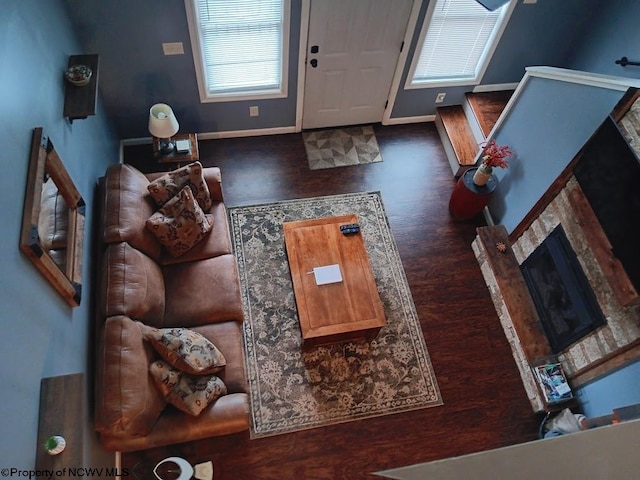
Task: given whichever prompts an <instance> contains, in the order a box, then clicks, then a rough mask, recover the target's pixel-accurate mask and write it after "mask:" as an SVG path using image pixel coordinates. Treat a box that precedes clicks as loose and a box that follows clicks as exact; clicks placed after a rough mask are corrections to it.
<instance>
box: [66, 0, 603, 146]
mask: <svg viewBox="0 0 640 480" xmlns="http://www.w3.org/2000/svg"><path fill="white" fill-rule="evenodd" d="M421 1H422V6H421V10H420V12H421V13H420V18H419V21H418V23H417V26H416V29H415V32H414V34H413V41H412V44H411V45H410V51H409V61H408V62H407V65H406V68H405V73H404V75H405V76H406V71H407V70H408V68H409V64H410V59H411V55H412V54H413V52H414V51H415V43H416V42H417V38H418V36H419V32H420V28H421V25H422V21H423V19H424V16H425V13H426V10H427V7H428V4H429V0H421ZM66 2H67V3H68V4H69V6H70V10H71V12H72V15H73V21H74V23H75V25H76V28H77V31H78V32H79V33H80V36H81V39H82V41H83V43H84V44H85V45H86V49H87V51H94V52H98V53H100V55H101V62H102V78H103V80H104V81H103V82H102V84H103V88H102V95H103V98H104V102H105V107H106V108H107V111H108V113H109V115H110V117H111V118H112V119H113V121H114V123H115V126H116V129H117V132H118V135H119V136H120V137H121V138H138V137H148V136H149V132H148V131H147V121H148V118H147V116H148V110H149V107H150V106H151V105H152V104H154V103H156V102H159V101H163V102H167V103H169V104H170V105H171V106H172V107H173V108H174V110H175V112H176V116H177V118H178V120H179V122H180V126H181V131H195V132H199V133H205V132H221V131H223V132H226V131H235V130H250V129H263V128H277V127H292V126H294V125H295V120H296V118H295V112H296V110H295V108H296V82H297V69H298V47H299V44H300V13H301V4H302V0H292V1H291V31H290V45H289V94H288V97H287V98H285V99H274V100H262V101H239V102H220V103H204V104H203V103H200V97H199V95H198V89H197V83H196V76H195V67H194V63H193V55H192V52H191V45H190V39H189V32H188V27H187V20H186V14H185V8H184V2H183V1H181V0H136V1H135V2H131V1H127V0H111V1H109V2H105V1H102V0H66ZM605 3H606V2H605V1H604V0H563V1H562V2H557V1H555V0H539V1H538V2H537V3H536V4H534V5H528V4H527V5H525V4H523V3H522V0H518V4H517V6H516V8H515V10H514V12H513V15H512V17H511V20H510V23H509V25H508V27H507V29H506V31H505V33H504V35H503V37H502V39H501V41H500V44H499V45H498V48H497V49H496V53H495V55H494V58H493V59H492V61H491V63H490V65H489V67H488V69H487V71H486V74H485V76H484V78H483V80H482V83H483V84H501V83H512V82H518V81H519V80H520V79H521V78H522V76H523V74H524V68H525V67H526V66H529V65H552V66H559V67H566V66H567V62H568V59H569V57H570V56H571V55H573V52H574V50H575V49H576V48H577V47H579V46H580V44H581V42H582V40H583V36H584V33H585V31H590V26H591V23H590V22H591V21H595V20H597V18H598V16H599V13H598V12H599V9H600V8H601V7H602V5H603V4H605ZM163 42H182V43H183V45H184V49H185V54H184V55H178V56H164V55H163V53H162V45H161V44H162V43H163ZM586 57H589V53H587V54H586ZM401 85H402V86H403V85H404V78H403V79H402V83H401ZM471 88H472V87H452V88H444V89H443V88H437V89H417V90H404V88H403V87H401V91H400V92H399V93H398V95H397V98H396V102H395V105H394V109H393V112H392V118H402V117H413V116H424V115H432V114H435V106H436V105H435V103H434V100H435V95H436V94H437V93H438V92H441V91H444V92H446V93H447V99H446V102H445V104H456V103H460V100H461V99H462V98H463V95H464V93H465V92H466V91H469V90H470V89H471ZM249 105H258V106H259V107H260V116H259V117H249V115H248V112H249V108H248V107H249Z"/></svg>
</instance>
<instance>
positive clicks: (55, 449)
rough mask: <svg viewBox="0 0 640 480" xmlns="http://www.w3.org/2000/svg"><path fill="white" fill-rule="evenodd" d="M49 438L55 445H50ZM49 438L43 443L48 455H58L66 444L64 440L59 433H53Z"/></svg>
mask: <svg viewBox="0 0 640 480" xmlns="http://www.w3.org/2000/svg"><path fill="white" fill-rule="evenodd" d="M49 440H53V441H54V442H55V446H51V447H50V446H49ZM49 440H47V443H46V444H45V449H46V450H47V453H48V454H49V455H58V454H59V453H62V451H63V450H64V447H66V446H67V442H66V440H65V439H64V437H61V436H60V435H54V436H53V437H50V439H49Z"/></svg>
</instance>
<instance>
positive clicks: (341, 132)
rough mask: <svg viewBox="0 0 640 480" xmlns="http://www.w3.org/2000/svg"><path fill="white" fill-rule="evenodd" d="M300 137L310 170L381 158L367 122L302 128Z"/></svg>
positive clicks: (362, 162) (358, 163) (373, 160)
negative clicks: (308, 130) (361, 124)
mask: <svg viewBox="0 0 640 480" xmlns="http://www.w3.org/2000/svg"><path fill="white" fill-rule="evenodd" d="M302 139H303V140H304V148H305V150H306V152H307V160H308V161H309V168H310V169H311V170H320V169H323V168H335V167H346V166H349V165H361V164H365V163H374V162H381V161H382V155H381V154H380V148H379V147H378V141H377V140H376V136H375V134H374V132H373V127H372V126H370V125H368V126H364V127H348V128H338V129H331V130H315V131H311V132H304V133H303V134H302Z"/></svg>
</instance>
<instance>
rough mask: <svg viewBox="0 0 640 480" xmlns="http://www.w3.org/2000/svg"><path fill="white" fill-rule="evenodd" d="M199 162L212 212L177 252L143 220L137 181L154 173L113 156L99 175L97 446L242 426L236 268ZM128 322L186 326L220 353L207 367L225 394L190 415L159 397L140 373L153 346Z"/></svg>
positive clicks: (146, 204) (144, 200)
mask: <svg viewBox="0 0 640 480" xmlns="http://www.w3.org/2000/svg"><path fill="white" fill-rule="evenodd" d="M203 170H204V177H205V180H206V182H207V185H208V187H209V191H210V194H211V198H212V200H213V206H212V207H211V209H210V210H209V211H207V212H206V213H210V214H212V215H213V229H212V231H211V233H210V234H209V235H208V236H207V237H205V239H203V240H202V241H201V242H200V243H198V244H197V245H196V246H195V247H193V248H192V249H191V250H189V251H188V252H187V253H185V254H184V255H183V256H180V257H178V258H174V257H171V256H170V255H169V254H168V253H166V252H165V251H164V250H163V248H161V245H160V243H159V242H158V241H157V240H156V238H155V237H154V236H153V235H152V234H151V233H150V232H149V231H148V230H147V229H146V228H145V221H146V219H147V218H149V217H150V216H151V215H152V214H153V213H154V211H155V210H156V209H157V207H156V206H155V205H154V203H153V201H152V199H151V198H150V196H149V195H148V193H147V185H148V183H149V181H150V180H153V179H154V178H157V177H159V176H160V175H162V173H157V174H149V175H144V174H142V173H141V172H140V171H138V170H136V169H135V168H133V167H131V166H129V165H114V166H111V167H110V168H109V169H108V170H107V172H106V174H105V176H104V177H103V178H101V179H100V182H99V189H98V190H99V199H100V203H101V218H100V223H101V225H100V226H99V231H100V235H101V243H102V245H101V248H100V257H101V258H100V263H101V267H100V268H101V271H100V275H99V277H100V280H99V283H100V285H99V299H98V322H97V323H98V325H97V328H96V330H97V331H96V335H97V359H96V389H95V391H96V398H95V427H96V430H97V431H98V432H99V434H100V438H101V441H102V444H103V446H104V448H106V449H107V450H111V451H133V450H142V449H147V448H152V447H156V446H161V445H169V444H175V443H181V442H186V441H190V440H196V439H200V438H206V437H212V436H218V435H226V434H230V433H236V432H241V431H243V430H247V429H248V428H249V399H248V394H247V380H246V372H245V366H244V350H243V346H242V342H243V340H242V331H241V324H242V321H243V312H242V301H241V294H240V285H239V279H238V270H237V265H236V260H235V257H234V256H233V254H232V253H231V240H230V235H229V226H228V221H227V216H226V211H225V206H224V203H223V196H222V187H221V179H220V170H219V169H217V168H205V169H203ZM136 322H142V323H144V324H146V325H149V326H153V327H157V328H166V327H186V328H190V329H193V330H195V331H196V332H199V333H201V334H202V335H204V336H205V337H206V338H208V339H209V340H210V341H212V342H213V343H214V344H215V345H216V346H217V347H218V348H219V349H220V351H221V352H222V353H223V354H224V356H225V358H226V362H227V364H226V367H225V368H224V370H223V371H222V372H221V373H219V374H217V375H218V376H219V377H220V378H221V379H222V380H223V381H224V383H225V385H226V386H227V390H228V394H227V395H224V396H222V397H220V398H219V399H218V400H216V401H215V402H214V403H213V404H211V405H209V406H208V407H207V408H205V410H204V411H203V412H202V413H201V414H200V415H199V416H191V415H189V414H186V413H183V412H182V411H180V410H178V409H177V408H175V407H173V406H172V405H168V404H166V403H165V400H164V398H163V397H162V396H161V395H160V392H159V390H158V389H157V388H156V386H155V384H154V382H153V380H152V378H151V376H150V375H149V373H148V369H149V364H150V362H151V361H152V359H153V358H156V354H155V353H154V351H153V349H152V347H150V345H149V344H148V342H146V341H145V340H144V339H143V336H142V333H141V329H140V327H139V325H138V323H136Z"/></svg>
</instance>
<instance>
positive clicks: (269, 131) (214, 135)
mask: <svg viewBox="0 0 640 480" xmlns="http://www.w3.org/2000/svg"><path fill="white" fill-rule="evenodd" d="M286 133H296V127H295V125H293V126H291V127H275V128H256V129H254V130H228V131H226V132H207V133H199V134H198V138H199V139H201V140H215V139H218V138H240V137H259V136H262V135H282V134H286Z"/></svg>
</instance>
